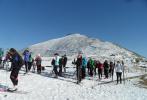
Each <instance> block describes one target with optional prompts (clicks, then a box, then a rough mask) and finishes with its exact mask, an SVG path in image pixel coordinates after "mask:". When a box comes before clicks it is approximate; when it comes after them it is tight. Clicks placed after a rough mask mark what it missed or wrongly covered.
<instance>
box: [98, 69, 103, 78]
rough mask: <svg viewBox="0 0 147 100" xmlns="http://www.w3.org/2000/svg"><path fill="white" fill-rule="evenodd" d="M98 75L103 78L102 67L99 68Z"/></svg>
mask: <svg viewBox="0 0 147 100" xmlns="http://www.w3.org/2000/svg"><path fill="white" fill-rule="evenodd" d="M98 75H99V79H101V78H102V69H100V68H99V69H98Z"/></svg>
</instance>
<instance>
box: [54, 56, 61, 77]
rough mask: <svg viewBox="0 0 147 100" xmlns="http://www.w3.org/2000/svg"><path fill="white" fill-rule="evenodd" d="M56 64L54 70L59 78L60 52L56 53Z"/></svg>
mask: <svg viewBox="0 0 147 100" xmlns="http://www.w3.org/2000/svg"><path fill="white" fill-rule="evenodd" d="M54 55H55V58H54V59H55V65H54V68H53V70H54V72H55V78H58V70H57V69H58V67H59V60H60V57H59V54H58V53H55V54H54Z"/></svg>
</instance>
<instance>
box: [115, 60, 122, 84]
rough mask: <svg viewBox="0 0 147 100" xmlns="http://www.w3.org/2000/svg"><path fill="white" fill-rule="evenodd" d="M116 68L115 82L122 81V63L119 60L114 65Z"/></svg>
mask: <svg viewBox="0 0 147 100" xmlns="http://www.w3.org/2000/svg"><path fill="white" fill-rule="evenodd" d="M115 70H116V76H117V84H118V83H119V81H120V83H122V72H123V65H122V64H121V63H120V61H117V64H116V66H115Z"/></svg>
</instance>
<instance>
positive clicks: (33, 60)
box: [32, 58, 36, 73]
mask: <svg viewBox="0 0 147 100" xmlns="http://www.w3.org/2000/svg"><path fill="white" fill-rule="evenodd" d="M32 67H33V70H32V72H33V73H35V70H36V63H35V58H32Z"/></svg>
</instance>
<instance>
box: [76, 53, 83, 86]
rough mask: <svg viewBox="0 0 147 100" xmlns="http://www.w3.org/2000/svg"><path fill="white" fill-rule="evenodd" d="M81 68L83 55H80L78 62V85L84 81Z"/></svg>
mask: <svg viewBox="0 0 147 100" xmlns="http://www.w3.org/2000/svg"><path fill="white" fill-rule="evenodd" d="M81 68H82V55H81V54H79V55H78V57H77V61H76V71H77V84H79V83H80V82H81V79H82V75H81Z"/></svg>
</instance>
